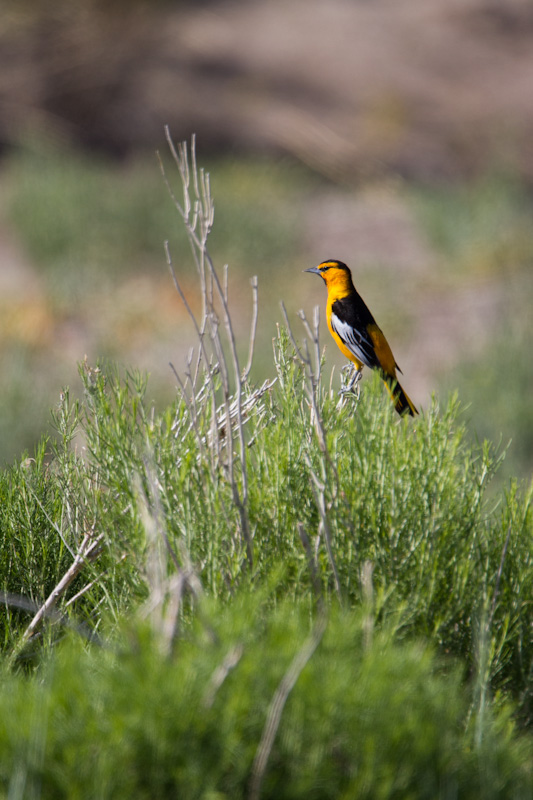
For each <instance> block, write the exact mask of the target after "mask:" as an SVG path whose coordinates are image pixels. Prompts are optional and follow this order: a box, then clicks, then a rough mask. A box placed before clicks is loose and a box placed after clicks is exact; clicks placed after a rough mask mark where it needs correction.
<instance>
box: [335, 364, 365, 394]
mask: <svg viewBox="0 0 533 800" xmlns="http://www.w3.org/2000/svg"><path fill="white" fill-rule="evenodd" d="M350 369H351V375H350V378H349V380H348V383H346V384H345V383H342V385H341V388H340V391H339V394H340V395H345V394H349V393H352V394H355V397H356V399H357V400H359V395H360V393H361V387H360V386H359V381H360V380H361V376H362V374H363V367H359V369H358V368H357V367H356V366H355V364H353V365H351V366H349V365H346V366H345V367H343V368H342V371H343V372H346V370H350Z"/></svg>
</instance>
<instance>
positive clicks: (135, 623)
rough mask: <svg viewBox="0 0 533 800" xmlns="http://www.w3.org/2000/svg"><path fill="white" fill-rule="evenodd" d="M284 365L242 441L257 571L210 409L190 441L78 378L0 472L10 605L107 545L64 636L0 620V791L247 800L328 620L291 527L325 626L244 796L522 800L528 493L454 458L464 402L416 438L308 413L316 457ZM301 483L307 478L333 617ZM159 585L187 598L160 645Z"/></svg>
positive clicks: (61, 629)
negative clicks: (97, 539) (270, 730)
mask: <svg viewBox="0 0 533 800" xmlns="http://www.w3.org/2000/svg"><path fill="white" fill-rule="evenodd" d="M278 346H279V352H278V356H277V364H278V368H277V369H278V383H277V388H276V389H275V391H274V392H273V393H272V394H271V395H270V397H269V398H267V399H265V401H264V402H265V406H264V410H263V412H262V413H260V414H257V415H254V416H252V418H251V419H250V422H249V423H248V425H247V434H246V435H247V439H248V441H250V442H253V444H252V445H251V446H250V447H249V448H248V456H247V460H248V478H249V502H248V507H247V512H248V514H249V519H250V523H251V528H252V531H253V537H254V538H253V555H254V565H253V569H252V570H250V569H249V568H247V566H246V551H245V547H244V543H243V541H242V539H241V536H240V530H239V528H240V523H239V515H238V514H237V512H236V508H235V505H234V503H233V499H232V492H231V488H230V486H229V484H228V481H227V473H226V470H225V467H224V458H222V459H221V461H220V462H219V463H217V461H216V460H215V464H213V460H212V456H211V455H210V453H209V450H204V449H203V448H202V447H201V446H200V440H201V437H202V436H208V431H209V429H210V411H209V403H206V404H205V405H203V406H200V407H198V409H197V412H198V413H197V417H196V425H197V431H196V433H195V431H194V430H192V429H191V428H190V427H189V416H188V414H189V412H188V411H187V408H186V407H185V405H184V404H183V402H180V401H178V402H176V403H175V404H174V405H173V406H171V407H169V408H167V409H166V410H165V411H164V412H163V413H162V414H154V413H153V412H152V411H151V410H150V407H149V405H146V402H145V389H146V383H145V380H144V379H143V378H142V377H141V376H139V375H129V376H127V375H126V376H124V377H120V375H119V374H118V373H117V371H116V370H115V369H114V368H112V367H110V366H108V367H104V368H102V369H101V370H100V371H94V370H92V369H90V368H89V367H88V366H87V365H85V367H84V368H83V370H82V373H81V374H82V377H83V382H84V400H83V403H82V404H81V405H78V404H73V403H71V401H70V399H69V397H68V395H65V398H64V401H63V405H62V408H60V409H59V410H58V411H57V413H56V417H55V419H56V426H57V429H58V444H57V445H56V448H55V452H54V454H53V455H52V454H50V453H48V455H47V457H46V458H45V449H44V447H42V448H41V449H40V450H39V452H38V453H37V454H36V458H35V461H30V462H28V461H27V460H24V461H23V462H22V463H20V464H15V465H13V466H12V467H11V468H10V469H9V470H5V471H4V472H2V473H1V482H0V490H1V493H2V496H1V500H2V502H1V504H0V509H1V513H0V533H1V541H2V549H1V553H0V557H1V558H0V574H1V575H2V576H3V579H2V588H3V589H4V590H6V591H8V592H10V593H12V594H15V595H23V596H24V597H26V598H29V599H32V600H34V601H35V603H36V605H39V604H40V603H41V602H42V601H43V600H44V598H45V597H46V596H47V594H48V593H49V592H50V591H51V590H52V588H53V587H54V586H55V584H56V583H57V581H58V578H59V577H60V576H61V575H62V574H63V573H64V572H65V570H66V569H67V568H68V565H69V563H70V562H71V559H72V557H71V556H70V554H69V549H72V550H74V549H75V548H76V546H77V545H78V544H79V541H80V538H81V537H82V536H83V534H84V533H85V532H87V531H91V532H92V535H93V536H97V535H99V534H103V535H104V548H103V551H102V554H101V556H100V558H99V559H98V561H97V562H96V563H94V564H91V565H87V567H86V568H85V569H84V570H83V571H82V573H81V574H80V575H79V576H78V578H77V579H76V581H75V582H74V583H73V584H72V586H71V587H70V589H69V591H68V592H67V593H66V595H65V596H64V597H62V598H61V600H60V602H59V607H58V610H59V611H60V612H61V614H63V615H64V617H63V622H57V621H56V622H54V621H53V620H52V619H51V620H50V621H48V622H46V623H45V625H44V628H43V629H42V633H41V634H40V635H37V636H36V637H33V638H32V639H31V640H30V641H29V642H24V640H23V639H22V638H21V637H22V633H23V630H24V628H25V625H26V624H27V622H28V620H29V617H30V615H29V614H28V612H24V611H23V610H21V609H20V608H19V609H17V608H14V607H12V606H10V607H9V608H6V609H5V610H4V611H3V613H2V639H1V641H2V646H3V652H4V657H5V659H7V661H10V662H11V663H12V664H14V665H18V670H15V672H14V673H12V674H11V675H8V674H7V673H6V675H5V679H4V691H3V692H2V693H0V706H1V715H2V719H3V727H2V733H1V736H2V737H3V739H2V745H1V746H0V753H1V756H0V776H1V778H0V780H1V781H2V782H3V787H4V790H5V791H6V792H7V790H8V788H9V789H10V791H14V789H13V787H14V786H18V785H19V783H17V782H21V781H22V782H23V784H24V785H25V786H28V787H33V789H31V791H33V792H36V791H37V788H36V787H41V788H40V790H39V791H41V792H42V796H44V797H63V796H65V797H66V796H78V797H86V796H94V794H97V795H98V796H101V797H107V796H109V797H111V796H113V797H115V796H119V797H120V796H139V797H143V796H146V797H148V796H154V794H155V795H157V796H160V797H165V796H169V797H170V796H175V793H176V792H178V793H180V796H181V794H183V796H186V797H187V796H191V797H192V796H228V797H229V796H231V797H240V796H243V797H244V796H246V792H247V790H248V789H247V787H249V785H250V776H251V769H252V763H253V760H254V758H255V756H256V753H257V748H258V747H259V741H260V738H261V733H262V731H263V726H264V724H265V716H266V714H267V709H268V705H269V702H270V700H271V698H272V696H273V693H274V691H275V690H276V686H278V684H279V682H280V681H281V679H282V677H283V675H284V673H285V672H286V670H287V669H288V667H289V664H290V662H291V659H292V658H293V657H294V656H295V654H296V653H297V652H298V651H299V649H300V648H301V647H302V646H303V642H304V640H305V638H306V636H307V635H308V632H309V629H310V625H312V624H313V623H312V620H313V618H315V617H316V614H317V613H318V615H319V617H320V614H321V613H322V612H320V601H319V599H318V595H317V589H316V587H314V582H313V578H312V571H313V569H312V568H311V566H310V563H309V554H308V553H307V554H306V551H305V549H304V548H303V547H302V544H301V542H300V539H299V536H298V532H297V531H298V526H299V525H303V527H304V529H305V531H306V532H307V535H308V537H309V538H310V540H311V542H312V547H313V549H314V551H315V552H316V569H317V570H318V579H319V583H320V586H321V592H322V595H323V598H324V602H325V607H326V608H327V609H329V611H328V616H329V617H330V620H329V623H328V628H327V631H326V634H325V636H324V639H323V641H322V642H321V643H320V644H319V646H318V650H317V652H316V654H315V655H314V656H313V657H312V658H311V659H310V660H309V662H308V664H307V666H305V668H304V669H303V671H302V673H301V675H300V678H299V680H298V681H297V683H296V686H295V688H294V690H293V692H292V693H290V695H289V698H288V700H287V705H286V708H285V711H284V713H283V715H282V717H281V720H280V728H279V731H278V735H277V736H276V738H275V741H274V745H273V751H272V754H271V757H270V760H269V767H268V769H267V771H266V773H265V776H264V784H263V789H264V795H262V796H266V797H270V796H272V797H300V796H306V797H307V796H317V797H319V796H320V797H324V796H327V797H338V796H341V795H342V794H343V793H345V794H346V796H354V795H357V796H362V797H376V796H380V797H393V796H397V795H398V794H400V795H401V796H406V795H410V796H414V797H428V798H429V797H448V796H450V795H449V792H450V791H452V789H451V788H450V787H456V788H457V787H459V788H458V789H457V790H458V791H459V794H460V795H461V796H464V797H479V796H483V797H527V796H529V795H528V792H529V791H530V790H531V785H532V784H531V781H532V776H531V773H530V768H529V766H528V765H530V763H531V756H530V753H531V746H532V744H531V739H530V738H529V735H525V734H520V735H519V734H518V733H517V731H516V729H515V726H514V724H513V722H512V720H511V716H510V712H511V710H514V712H515V714H516V715H517V718H519V719H520V720H521V721H522V725H524V726H525V727H526V728H528V727H529V726H530V724H531V715H532V713H533V710H532V706H531V693H530V688H531V677H530V676H531V669H532V665H533V642H532V640H531V634H530V631H531V622H532V616H531V615H532V609H531V600H530V598H531V596H533V570H532V568H531V555H530V554H531V544H532V537H533V513H532V509H531V506H530V497H529V496H525V497H524V496H521V494H520V493H519V492H517V491H516V490H514V489H511V490H510V491H509V492H508V493H506V494H504V495H503V494H502V495H501V496H500V497H499V502H498V505H497V508H495V507H494V500H493V499H491V500H490V501H489V500H488V499H487V487H488V485H489V482H490V480H491V478H492V477H493V474H494V471H495V469H496V468H497V459H495V458H494V456H493V455H492V454H491V452H490V448H489V447H483V448H477V447H473V446H472V445H470V444H469V443H468V441H467V439H466V436H465V430H464V426H463V425H461V423H460V422H459V421H458V414H459V409H458V404H457V401H456V400H453V399H452V400H451V401H450V403H449V404H448V406H447V407H446V408H444V409H442V410H441V409H439V407H438V406H437V405H435V406H434V407H433V408H432V409H430V410H428V411H427V412H426V414H425V415H424V416H422V417H421V418H418V419H416V420H415V421H413V422H412V423H411V422H408V421H406V420H401V419H399V418H398V417H397V416H396V415H395V414H394V411H393V409H392V406H391V404H390V400H389V398H388V395H387V394H386V393H385V392H384V390H383V387H382V385H381V384H380V383H379V382H372V381H371V382H366V383H365V385H364V387H363V393H362V398H361V400H360V402H359V404H358V406H357V410H356V412H355V413H354V411H353V409H352V407H351V406H349V407H348V408H345V409H344V410H343V411H341V412H339V411H338V410H337V409H336V398H330V397H329V394H328V393H326V392H322V394H321V399H320V408H321V410H322V414H323V417H324V424H325V428H326V433H327V446H328V452H329V457H328V458H330V459H331V461H329V460H328V459H326V460H324V454H323V452H322V451H321V449H320V447H319V446H318V443H317V439H316V437H315V435H314V433H313V429H312V426H311V425H310V419H309V409H308V408H307V404H306V402H305V400H304V399H303V398H304V381H305V378H304V376H303V374H302V371H301V368H300V366H299V364H298V362H297V361H295V359H294V357H293V355H292V353H291V351H290V349H288V348H287V345H286V343H285V341H284V337H283V336H282V337H281V339H280V341H279V344H278ZM80 434H81V436H80ZM74 437H75V440H76V441H78V442H79V444H78V445H77V447H76V449H75V450H73V449H72V447H71V444H72V442H73V440H74ZM81 443H83V449H80V444H81ZM51 456H52V457H51ZM311 470H313V471H315V472H317V474H322V475H323V477H324V479H325V486H324V491H325V498H326V509H327V519H328V524H329V528H330V534H331V543H332V553H333V558H334V560H335V562H336V568H337V570H338V573H339V575H340V582H341V598H340V600H339V597H338V596H337V593H336V591H335V585H334V581H333V573H332V563H331V560H330V558H329V557H328V554H327V552H326V548H325V546H324V533H323V532H322V536H321V538H319V539H317V538H316V537H317V532H318V531H319V530H320V514H319V511H318V507H317V501H316V497H315V495H314V493H313V488H312V487H313V485H314V484H313V479H312V475H311ZM165 542H166V544H165ZM177 565H179V570H182V571H184V572H182V574H186V573H187V571H188V570H191V569H193V570H194V575H195V576H196V577H195V579H194V581H193V582H192V583H191V584H185V587H187V586H188V587H189V588H188V589H187V588H185V589H184V594H183V596H182V600H181V605H180V611H179V614H178V617H177V619H176V623H177V629H176V630H177V635H175V636H173V637H171V638H170V639H169V638H168V633H165V631H167V632H168V623H169V620H170V621H171V620H172V618H173V612H172V597H173V590H171V588H170V587H171V583H168V582H167V580H168V581H171V580H172V576H173V575H174V576H176V575H179V574H180V572H179V571H177V570H178V567H177ZM369 565H371V566H370V571H369ZM365 574H366V578H365V577H364V575H365ZM158 575H159V577H157V576H158ZM370 576H371V577H370ZM89 584H91V585H90V586H89ZM200 586H201V590H200V588H199V587H200ZM87 587H88V588H87ZM84 588H85V589H86V591H85V592H84V593H83V594H82V595H81V596H80V597H79V599H78V600H76V601H75V602H74V603H71V604H70V605H67V603H68V600H69V598H72V597H74V595H75V594H77V593H79V592H80V590H83V589H84ZM154 592H155V594H154ZM157 592H159V593H160V594H157ZM158 597H159V600H158V599H157V598H158ZM317 604H318V606H317ZM317 608H318V611H317ZM67 621H68V624H67ZM69 628H74V629H75V630H77V631H79V632H80V634H81V636H82V638H81V639H79V638H78V641H76V639H75V634H73V633H70V634H68V629H69ZM89 631H92V632H93V635H95V634H96V635H97V636H98V643H93V644H91V645H89V644H87V643H84V637H85V636H87V634H88V632H89ZM67 634H68V635H67ZM80 634H78V637H79V635H80ZM65 636H66V638H67V640H68V641H67V642H66V643H65V644H63V645H61V646H60V640H62V639H63V638H65ZM231 653H233V656H234V658H233V660H232V661H231V664H232V666H231V667H229V666H228V667H227V674H225V673H224V671H223V672H222V673H221V674H222V675H223V676H224V680H223V681H222V684H221V686H220V687H219V688H218V689H213V686H218V683H216V684H213V680H215V677H214V676H215V675H217V674H218V673H217V669H219V670H220V669H221V665H222V664H224V663H225V659H227V658H228V654H231ZM234 662H235V663H234ZM30 667H31V670H30V674H29V676H28V677H22V674H21V673H20V670H21V669H23V668H24V672H28V670H29V669H30ZM206 697H211V698H212V700H210V701H209V702H207V700H206ZM82 751H83V752H86V753H88V754H90V755H89V756H88V757H87V758H81V757H80V755H79V754H80V753H81V752H82ZM111 754H112V755H111ZM399 765H401V768H400V767H399ZM447 787H448V788H447ZM454 791H455V790H454ZM209 792H211V793H216V792H218V793H219V794H218V795H216V794H213V795H209V794H208V793H209ZM19 796H23V795H19Z"/></svg>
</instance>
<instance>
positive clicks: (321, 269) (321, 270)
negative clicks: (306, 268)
mask: <svg viewBox="0 0 533 800" xmlns="http://www.w3.org/2000/svg"><path fill="white" fill-rule="evenodd" d="M328 269H331V267H320V272H327V271H328Z"/></svg>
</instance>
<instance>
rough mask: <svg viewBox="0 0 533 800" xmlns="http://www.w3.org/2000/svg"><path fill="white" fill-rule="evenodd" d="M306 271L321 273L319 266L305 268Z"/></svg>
mask: <svg viewBox="0 0 533 800" xmlns="http://www.w3.org/2000/svg"><path fill="white" fill-rule="evenodd" d="M304 272H314V273H315V275H320V270H319V269H318V267H309V269H304Z"/></svg>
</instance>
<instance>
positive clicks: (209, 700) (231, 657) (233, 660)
mask: <svg viewBox="0 0 533 800" xmlns="http://www.w3.org/2000/svg"><path fill="white" fill-rule="evenodd" d="M243 652H244V647H243V646H242V644H240V643H239V644H236V645H234V646H233V647H232V648H231V649H230V650H229V652H228V653H227V655H226V658H225V659H224V661H223V662H222V664H220V666H218V667H217V668H216V670H215V671H214V673H213V675H212V676H211V680H210V681H209V685H208V687H207V691H206V693H205V695H204V699H203V703H202V705H203V706H204V708H211V706H212V705H213V703H214V702H215V696H216V693H217V692H218V690H219V689H220V687H221V686H222V684H223V683H224V681H225V680H226V678H227V677H228V675H229V673H230V672H231V670H232V669H235V667H236V666H237V664H238V663H239V661H240V660H241V657H242V654H243Z"/></svg>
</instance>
